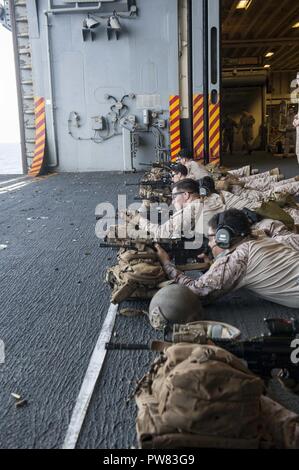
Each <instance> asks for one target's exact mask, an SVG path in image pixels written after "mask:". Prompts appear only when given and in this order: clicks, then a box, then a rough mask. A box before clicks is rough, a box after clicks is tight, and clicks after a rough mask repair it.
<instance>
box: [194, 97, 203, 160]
mask: <svg viewBox="0 0 299 470" xmlns="http://www.w3.org/2000/svg"><path fill="white" fill-rule="evenodd" d="M193 150H194V159H195V160H202V159H203V158H204V96H203V95H202V94H196V95H194V96H193Z"/></svg>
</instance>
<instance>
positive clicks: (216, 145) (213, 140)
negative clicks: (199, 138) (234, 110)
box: [209, 101, 221, 163]
mask: <svg viewBox="0 0 299 470" xmlns="http://www.w3.org/2000/svg"><path fill="white" fill-rule="evenodd" d="M220 142H221V128H220V101H218V103H217V104H213V103H211V101H210V103H209V148H210V162H211V163H212V162H213V163H219V162H220Z"/></svg>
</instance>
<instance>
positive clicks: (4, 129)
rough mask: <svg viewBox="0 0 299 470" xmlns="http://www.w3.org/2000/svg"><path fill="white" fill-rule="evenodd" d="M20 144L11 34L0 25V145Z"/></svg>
mask: <svg viewBox="0 0 299 470" xmlns="http://www.w3.org/2000/svg"><path fill="white" fill-rule="evenodd" d="M3 142H5V143H9V142H13V143H17V142H20V129H19V116H18V100H17V87H16V76H15V65H14V55H13V41H12V34H11V33H10V32H9V31H7V30H6V29H5V28H3V26H2V25H0V143H3Z"/></svg>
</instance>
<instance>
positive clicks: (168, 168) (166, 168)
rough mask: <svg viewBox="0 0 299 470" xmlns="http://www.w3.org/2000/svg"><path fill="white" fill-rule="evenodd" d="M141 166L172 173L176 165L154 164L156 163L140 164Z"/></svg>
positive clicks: (167, 163)
mask: <svg viewBox="0 0 299 470" xmlns="http://www.w3.org/2000/svg"><path fill="white" fill-rule="evenodd" d="M139 165H140V166H147V167H150V168H162V169H165V170H169V171H171V170H172V169H173V168H174V167H175V166H176V164H175V163H170V162H160V163H159V162H154V163H139Z"/></svg>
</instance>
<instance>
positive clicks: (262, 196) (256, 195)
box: [231, 186, 273, 202]
mask: <svg viewBox="0 0 299 470" xmlns="http://www.w3.org/2000/svg"><path fill="white" fill-rule="evenodd" d="M231 192H232V193H233V194H235V195H236V196H239V197H241V198H245V199H249V200H250V201H261V202H263V201H268V200H269V199H270V197H273V191H264V192H262V191H257V190H254V189H244V188H241V187H240V186H232V187H231Z"/></svg>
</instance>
